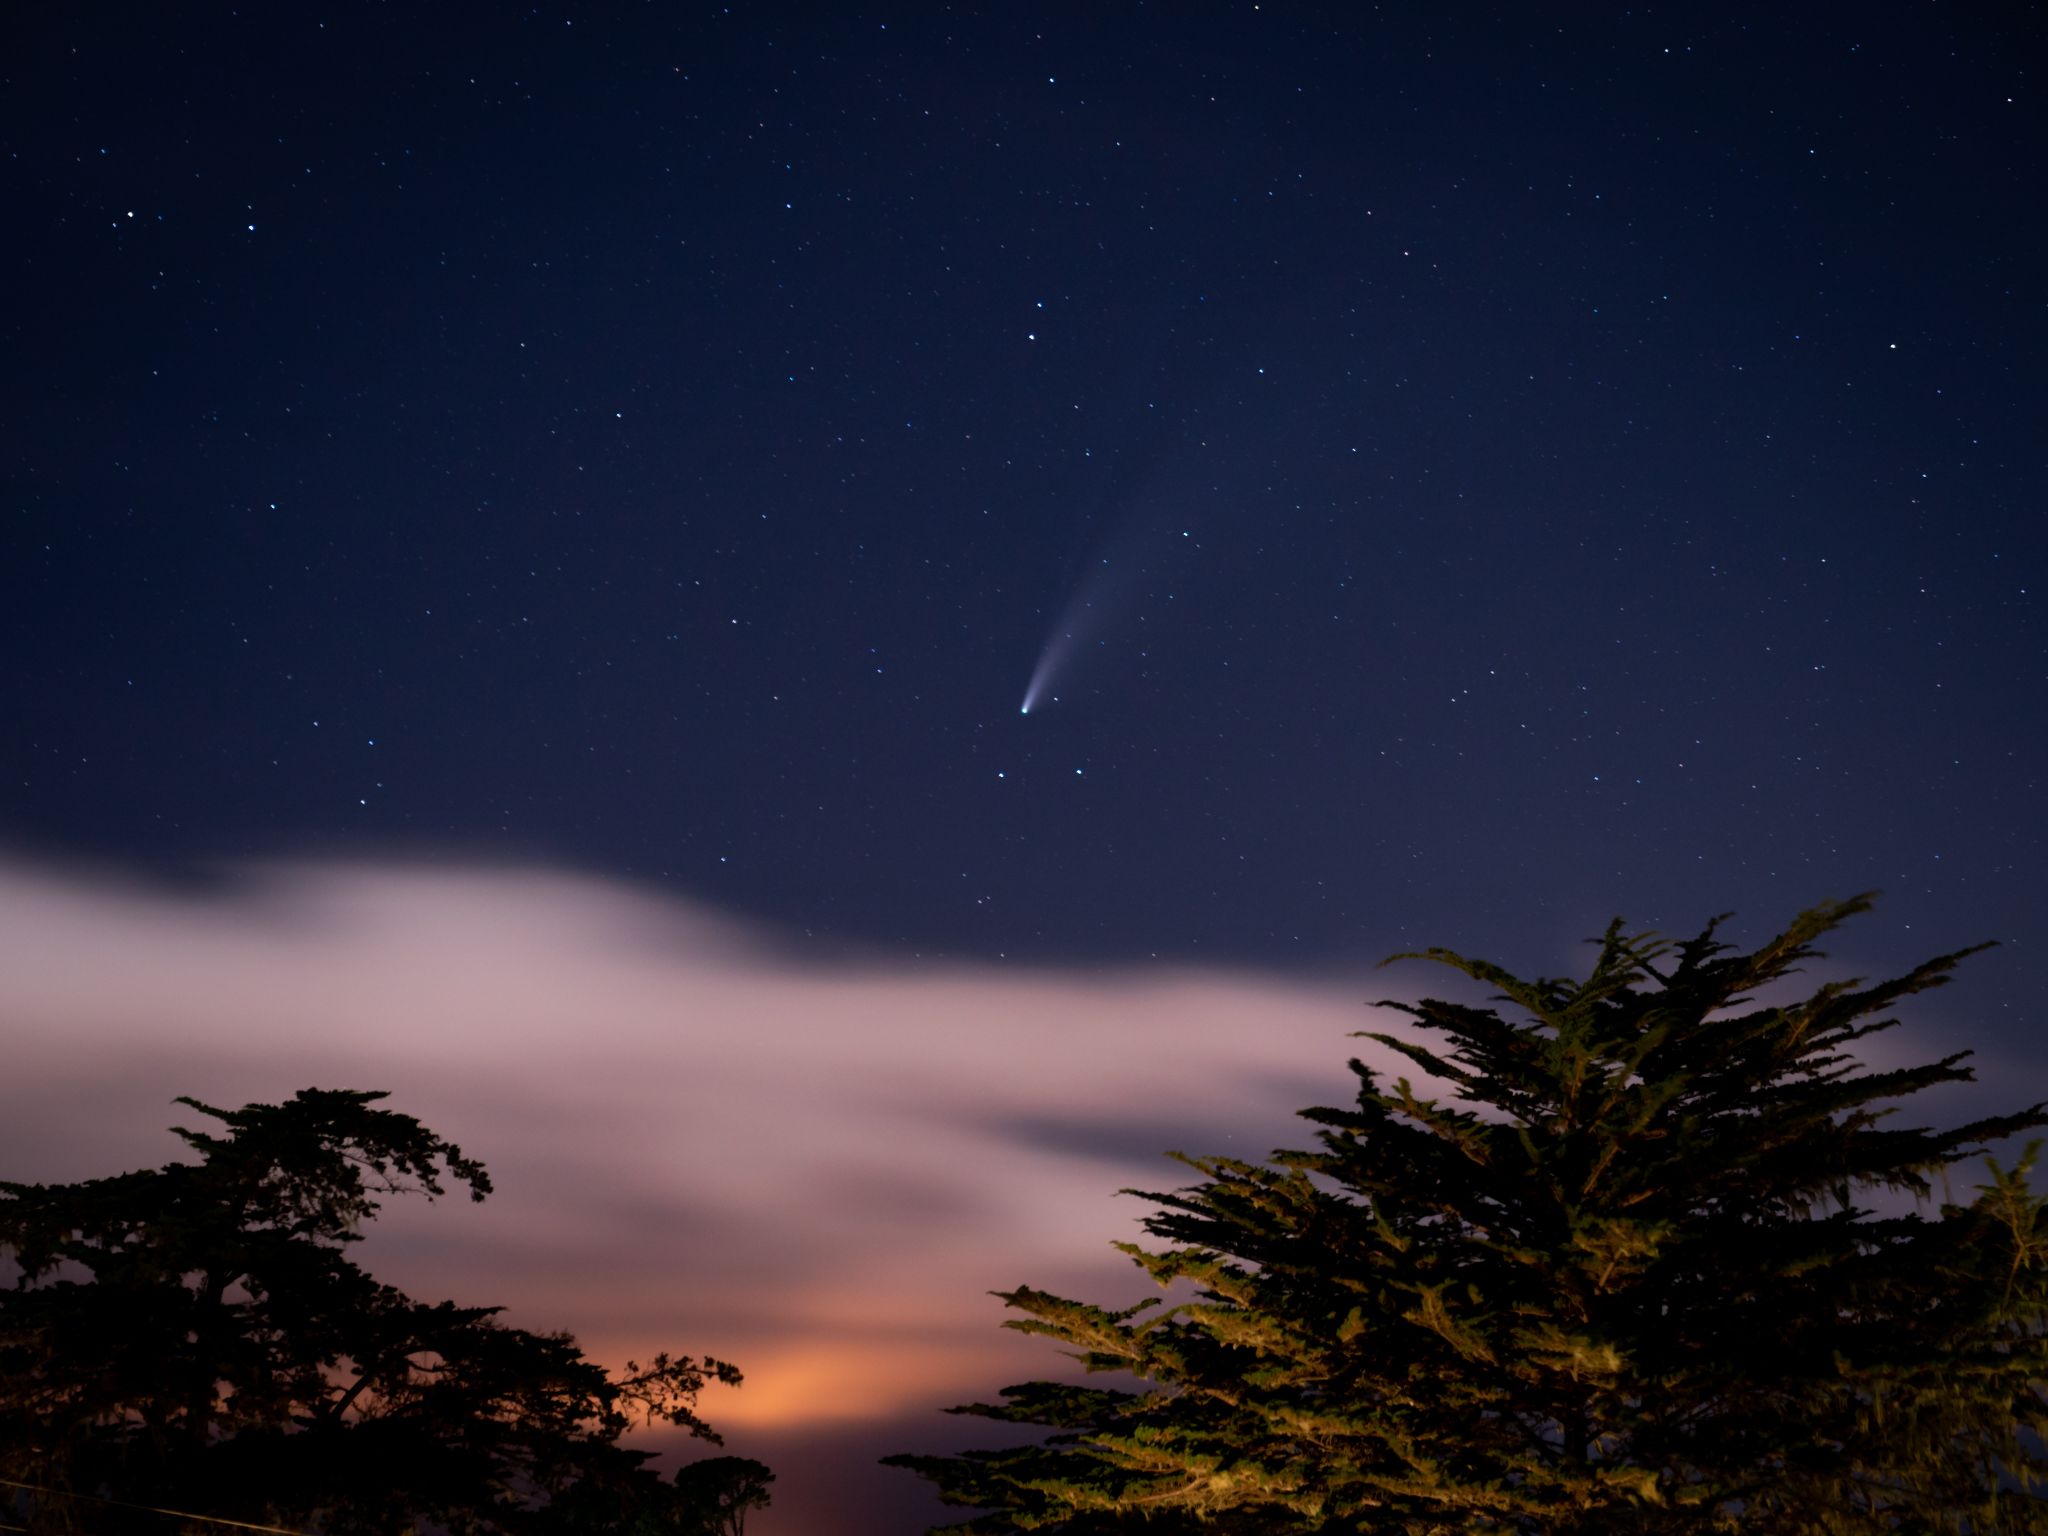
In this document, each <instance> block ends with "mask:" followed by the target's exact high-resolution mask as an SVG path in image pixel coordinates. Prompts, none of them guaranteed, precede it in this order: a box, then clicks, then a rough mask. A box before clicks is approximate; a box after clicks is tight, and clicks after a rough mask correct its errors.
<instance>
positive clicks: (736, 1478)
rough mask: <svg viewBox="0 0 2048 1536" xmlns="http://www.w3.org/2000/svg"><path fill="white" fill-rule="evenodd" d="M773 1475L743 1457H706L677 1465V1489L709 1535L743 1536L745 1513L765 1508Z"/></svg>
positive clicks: (763, 1467) (757, 1463) (755, 1462)
mask: <svg viewBox="0 0 2048 1536" xmlns="http://www.w3.org/2000/svg"><path fill="white" fill-rule="evenodd" d="M774 1481H775V1474H774V1473H773V1472H770V1471H769V1470H768V1469H767V1467H765V1466H763V1465H762V1464H761V1463H760V1462H758V1461H754V1460H752V1459H751V1458H749V1457H746V1456H707V1457H705V1458H704V1459H703V1460H702V1461H693V1462H690V1463H689V1464H688V1465H686V1466H681V1467H678V1468H676V1490H677V1492H678V1493H679V1494H680V1495H681V1496H682V1500H683V1503H684V1505H685V1507H686V1508H688V1509H689V1510H690V1511H691V1512H692V1516H693V1518H694V1519H696V1520H698V1521H700V1522H701V1523H702V1526H703V1529H704V1530H705V1531H707V1532H709V1533H711V1536H746V1532H747V1513H748V1511H750V1510H756V1509H766V1508H767V1507H768V1499H769V1494H768V1485H769V1484H770V1483H772V1482H774Z"/></svg>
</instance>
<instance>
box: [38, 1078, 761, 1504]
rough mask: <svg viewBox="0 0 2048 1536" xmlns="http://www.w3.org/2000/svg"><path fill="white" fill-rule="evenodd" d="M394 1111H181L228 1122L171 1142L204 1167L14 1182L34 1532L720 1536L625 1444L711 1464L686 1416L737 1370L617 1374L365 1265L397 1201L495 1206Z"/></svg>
mask: <svg viewBox="0 0 2048 1536" xmlns="http://www.w3.org/2000/svg"><path fill="white" fill-rule="evenodd" d="M385 1097H386V1095H384V1094H381V1093H362V1092H353V1091H336V1090H321V1089H308V1090H305V1091H303V1092H301V1093H299V1094H298V1095H296V1096H295V1097H294V1098H292V1099H291V1100H290V1101H288V1102H287V1103H284V1104H277V1105H271V1104H250V1105H246V1106H244V1107H243V1108H241V1109H236V1110H226V1109H216V1108H214V1107H213V1106H211V1105H207V1104H202V1103H200V1102H199V1101H197V1100H196V1099H180V1100H179V1101H178V1102H179V1103H182V1104H185V1105H187V1106H188V1107H190V1108H191V1109H194V1110H196V1111H198V1112H199V1113H200V1114H203V1115H205V1116H208V1117H209V1118H210V1119H212V1120H213V1121H215V1122H218V1126H217V1127H216V1128H215V1129H211V1130H187V1129H184V1128H182V1127H180V1128H177V1134H178V1135H179V1136H181V1137H182V1138H183V1139H184V1140H185V1142H186V1144H187V1145H188V1146H190V1147H191V1148H192V1149H193V1151H194V1152H196V1153H197V1154H198V1160H197V1161H196V1162H178V1163H172V1164H169V1165H168V1166H166V1167H163V1168H158V1169H154V1170H150V1171H146V1172H138V1173H126V1174H120V1175H117V1176H115V1177H112V1178H104V1179H93V1180H89V1181H87V1182H85V1183H80V1184H62V1185H39V1184H14V1183H0V1261H5V1263H6V1265H9V1266H11V1267H12V1269H13V1271H14V1274H13V1276H12V1284H11V1286H9V1287H8V1288H6V1289H4V1290H0V1478H4V1479H6V1480H8V1481H9V1482H10V1483H12V1484H15V1485H25V1488H26V1489H28V1490H33V1491H32V1492H24V1491H23V1487H22V1486H17V1488H16V1490H15V1491H16V1493H17V1495H18V1499H17V1505H16V1507H17V1508H18V1509H19V1510H20V1511H21V1512H23V1513H25V1514H27V1515H28V1516H29V1517H30V1519H31V1522H32V1523H33V1524H35V1525H37V1526H41V1527H46V1528H51V1529H63V1528H76V1527H78V1526H80V1525H84V1526H86V1527H88V1528H90V1529H92V1530H95V1531H99V1530H107V1529H116V1528H121V1527H122V1526H123V1525H124V1524H130V1525H135V1526H136V1528H137V1529H150V1530H153V1531H161V1530H163V1529H165V1528H166V1527H165V1522H164V1521H163V1520H162V1519H154V1520H142V1519H141V1517H140V1516H139V1515H137V1513H136V1510H137V1508H149V1509H171V1510H179V1511H189V1512H193V1513H196V1514H200V1515H205V1516H210V1517H214V1518H226V1519H234V1520H243V1521H251V1522H255V1523H259V1524H273V1525H293V1526H306V1525H318V1526H319V1527H320V1528H321V1529H322V1530H325V1531H332V1532H350V1531H356V1530H371V1529H375V1530H380V1531H389V1530H392V1529H394V1528H398V1529H403V1528H407V1527H411V1526H413V1525H415V1524H418V1523H429V1524H432V1525H434V1526H437V1527H439V1528H442V1529H444V1530H447V1531H450V1532H454V1533H471V1532H477V1533H482V1532H496V1531H508V1532H510V1531H545V1530H548V1529H550V1528H557V1527H575V1526H579V1525H602V1526H603V1527H604V1528H606V1529H608V1530H610V1529H618V1528H621V1527H622V1526H624V1525H628V1524H634V1523H639V1524H644V1525H647V1526H648V1527H649V1528H650V1529H652V1530H660V1531H667V1532H674V1533H678V1536H681V1533H694V1532H695V1531H697V1530H699V1529H705V1528H708V1527H707V1526H706V1525H705V1524H704V1523H702V1522H697V1523H693V1520H692V1517H691V1516H690V1514H689V1511H688V1509H687V1508H686V1502H685V1501H684V1500H683V1499H682V1498H681V1496H680V1495H679V1494H678V1493H677V1492H676V1490H675V1489H674V1488H673V1487H672V1486H670V1485H667V1484H662V1483H660V1482H659V1481H658V1480H657V1479H656V1477H655V1475H654V1473H653V1472H652V1471H651V1470H649V1469H647V1468H646V1467H645V1466H644V1465H643V1462H644V1461H645V1460H646V1459H647V1458H646V1456H645V1454H644V1453H642V1452H638V1451H631V1450H627V1449H625V1448H623V1447H621V1446H620V1445H619V1443H618V1442H619V1438H620V1436H621V1435H623V1434H624V1433H625V1431H626V1430H627V1429H628V1428H629V1427H631V1426H632V1424H633V1423H634V1422H635V1421H644V1422H660V1423H667V1424H672V1425H677V1426H680V1427H681V1428H683V1429H686V1430H688V1431H689V1432H690V1433H691V1434H692V1435H694V1436H697V1437H700V1438H702V1439H706V1440H710V1441H713V1442H716V1441H717V1439H718V1437H717V1435H715V1434H714V1433H713V1432H712V1430H711V1428H710V1427H709V1426H708V1425H707V1424H706V1423H705V1422H704V1421H703V1420H702V1419H700V1418H699V1417H698V1416H697V1414H696V1411H695V1405H696V1400H697V1395H698V1393H699V1391H700V1390H701V1389H702V1388H703V1387H704V1386H705V1385H706V1384H707V1383H709V1382H714V1381H716V1382H724V1383H730V1384H737V1383H738V1382H739V1379H740V1374H739V1372H738V1371H737V1370H736V1369H734V1368H733V1367H732V1366H730V1365H727V1364H725V1363H723V1362H722V1361H718V1360H713V1359H709V1358H705V1359H701V1360H698V1359H692V1358H689V1357H686V1356H670V1355H666V1354H660V1355H656V1356H654V1357H653V1358H652V1359H651V1360H649V1361H648V1362H647V1363H646V1364H644V1365H640V1364H628V1366H627V1367H626V1369H625V1370H624V1372H623V1373H620V1374H616V1375H615V1374H612V1373H609V1372H607V1371H606V1370H605V1369H604V1368H602V1367H601V1366H599V1365H597V1364H595V1363H594V1362H592V1361H590V1360H588V1359H586V1358H585V1357H584V1356H583V1354H582V1353H581V1351H579V1350H578V1349H577V1347H576V1344H575V1341H574V1340H573V1339H571V1338H570V1337H569V1336H568V1335H567V1334H561V1333H530V1332H527V1331H525V1330H523V1329H519V1328H513V1327H509V1326H507V1325H505V1324H504V1323H502V1322H500V1321H499V1320H498V1318H497V1316H496V1311H497V1309H495V1308H491V1307H466V1306H457V1305H456V1304H455V1303H453V1302H440V1303H437V1304H432V1305H429V1304H426V1303H422V1302H418V1301H414V1300H413V1299H412V1298H410V1297H408V1296H406V1295H404V1294H403V1293H401V1292H399V1291H397V1290H395V1289H393V1288H392V1287H390V1286H388V1285H383V1284H380V1283H379V1282H377V1281H376V1280H374V1279H372V1278H371V1277H370V1276H369V1275H368V1274H366V1273H365V1272H364V1271H363V1270H362V1269H361V1268H360V1267H359V1266H358V1265H356V1264H355V1263H354V1262H353V1261H352V1260H351V1259H350V1257H349V1254H348V1247H349V1245H350V1244H351V1243H353V1242H355V1241H356V1240H357V1239H358V1237H359V1236H360V1231H359V1229H360V1227H361V1226H362V1224H363V1223H364V1222H366V1221H368V1220H369V1219H371V1218H372V1217H374V1216H375V1215H376V1214H377V1210H378V1201H379V1199H380V1198H381V1197H384V1196H388V1195H392V1194H398V1193H405V1192H417V1193H419V1194H422V1195H424V1196H426V1197H427V1198H429V1199H432V1198H434V1197H436V1196H439V1195H441V1194H443V1193H445V1185H447V1184H451V1183H452V1184H455V1185H459V1186H461V1187H463V1188H466V1189H467V1190H468V1192H469V1195H470V1198H471V1199H473V1200H481V1199H483V1198H484V1196H485V1195H486V1194H488V1193H489V1192H490V1187H491V1186H490V1180H489V1178H488V1176H487V1175H486V1174H485V1172H484V1169H483V1166H482V1165H481V1164H480V1163H478V1162H476V1161H474V1160H473V1159H471V1158H469V1157H466V1156H465V1155H464V1154H463V1152H462V1150H461V1149H460V1148H459V1147H457V1146H455V1145H454V1144H453V1143H451V1142H448V1141H446V1140H443V1139H442V1138H441V1137H439V1136H436V1135H434V1134H433V1133H432V1132H430V1131H428V1130H427V1129H426V1128H425V1127H423V1126H422V1125H421V1124H420V1123H419V1122H418V1121H417V1120H415V1119H413V1118H412V1117H410V1116H408V1115H402V1114H397V1113H395V1112H393V1111H391V1110H388V1109H383V1108H380V1107H379V1101H380V1100H382V1099H383V1098H385ZM4 1273H5V1268H4V1267H0V1274H4ZM138 1521H140V1522H141V1523H140V1524H137V1522H138Z"/></svg>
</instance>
